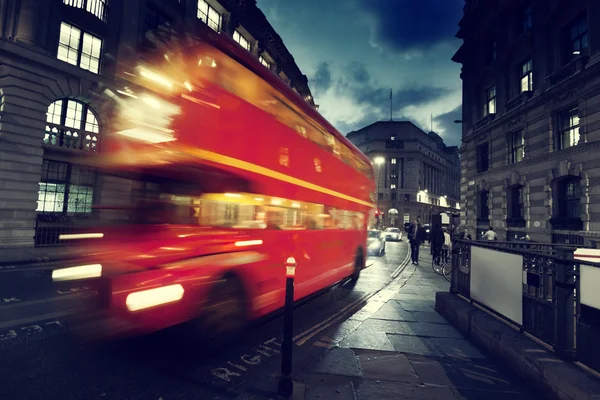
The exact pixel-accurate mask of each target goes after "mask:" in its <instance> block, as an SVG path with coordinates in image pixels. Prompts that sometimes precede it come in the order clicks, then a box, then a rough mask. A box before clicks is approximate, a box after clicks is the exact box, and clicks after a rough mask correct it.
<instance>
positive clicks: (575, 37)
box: [567, 15, 588, 61]
mask: <svg viewBox="0 0 600 400" xmlns="http://www.w3.org/2000/svg"><path fill="white" fill-rule="evenodd" d="M568 34H569V37H568V43H569V48H568V49H567V61H571V60H573V59H575V58H577V57H579V56H580V55H581V53H583V52H585V50H587V48H588V28H587V18H586V16H585V15H582V16H581V17H579V18H578V19H577V20H576V21H575V22H574V23H573V24H571V25H570V27H569V30H568Z"/></svg>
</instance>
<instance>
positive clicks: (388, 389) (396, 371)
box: [295, 247, 543, 400]
mask: <svg viewBox="0 0 600 400" xmlns="http://www.w3.org/2000/svg"><path fill="white" fill-rule="evenodd" d="M421 250H422V251H421V255H420V262H419V265H418V266H415V265H412V264H409V265H408V266H407V268H406V269H405V271H404V272H403V283H402V284H401V288H399V290H397V292H396V293H394V294H393V296H391V298H389V299H387V300H386V301H382V302H379V303H373V304H372V306H371V307H369V306H367V307H365V308H363V309H362V310H361V311H359V312H357V313H356V314H354V315H353V316H351V317H350V318H349V319H348V320H347V321H346V322H344V323H343V324H342V325H341V326H340V328H339V329H337V330H336V332H331V333H330V339H331V340H330V344H331V345H332V348H331V350H330V351H329V352H328V353H327V354H326V355H325V356H324V357H323V358H322V359H320V360H318V361H317V362H315V363H314V364H313V365H311V366H310V367H309V368H307V369H306V370H305V371H304V372H303V373H302V374H301V376H300V377H299V378H298V379H297V380H298V385H297V390H296V394H295V398H297V399H304V400H316V399H323V400H325V399H327V400H329V399H336V400H346V399H348V400H350V399H357V400H386V399H403V400H409V399H415V400H416V399H444V400H446V399H448V400H450V399H453V400H454V399H482V398H486V399H488V400H492V399H507V398H510V399H513V400H516V399H530V398H536V399H540V398H543V397H542V396H541V395H540V394H539V393H536V392H534V391H532V389H530V388H528V387H527V386H525V385H524V384H523V383H522V382H521V380H520V379H519V378H518V377H517V376H515V375H514V374H513V373H511V372H510V371H508V370H507V369H505V368H504V367H503V366H502V365H500V364H499V363H498V362H497V361H495V360H491V359H489V358H488V357H486V355H484V354H483V353H482V352H480V351H479V350H478V349H477V348H476V347H474V346H473V345H471V344H470V343H469V341H468V340H466V339H465V338H464V337H463V336H462V335H461V334H460V333H459V332H458V331H457V330H456V329H454V328H453V327H452V326H451V325H450V324H449V323H448V322H447V321H446V320H445V319H444V318H443V317H442V316H441V315H440V314H438V313H437V312H436V311H435V310H434V302H435V293H436V292H438V291H448V290H449V286H450V285H449V283H448V282H447V281H446V280H445V279H444V278H443V277H442V276H440V275H438V274H436V273H435V272H434V271H433V269H432V267H431V256H430V255H429V248H427V247H424V248H422V249H421ZM344 325H354V330H353V331H352V332H350V333H349V334H341V335H337V336H336V334H337V333H340V332H343V331H344V328H343V326H344Z"/></svg>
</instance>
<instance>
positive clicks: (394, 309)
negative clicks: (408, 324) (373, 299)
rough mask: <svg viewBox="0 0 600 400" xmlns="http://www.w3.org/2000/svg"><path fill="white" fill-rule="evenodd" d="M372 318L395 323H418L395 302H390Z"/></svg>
mask: <svg viewBox="0 0 600 400" xmlns="http://www.w3.org/2000/svg"><path fill="white" fill-rule="evenodd" d="M372 318H379V319H390V320H394V321H412V322H415V321H416V319H415V318H414V317H413V316H412V315H411V314H410V313H409V312H408V311H406V310H405V309H404V308H402V306H400V304H398V303H397V302H396V301H394V300H391V301H388V302H387V303H386V304H385V305H384V306H383V307H381V308H380V309H379V310H378V311H377V312H376V313H375V314H373V316H372Z"/></svg>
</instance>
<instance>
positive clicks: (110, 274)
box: [53, 33, 374, 335]
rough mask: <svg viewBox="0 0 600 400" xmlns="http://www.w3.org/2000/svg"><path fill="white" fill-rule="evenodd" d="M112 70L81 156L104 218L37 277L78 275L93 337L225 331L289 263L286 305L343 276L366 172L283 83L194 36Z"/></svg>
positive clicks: (368, 181)
mask: <svg viewBox="0 0 600 400" xmlns="http://www.w3.org/2000/svg"><path fill="white" fill-rule="evenodd" d="M119 68H121V70H122V72H123V73H122V77H123V80H122V81H120V82H119V84H118V85H115V86H114V87H111V88H110V89H108V90H107V92H106V93H107V95H108V96H109V97H110V98H111V99H112V100H113V101H114V102H115V105H116V106H115V110H116V111H115V115H114V126H113V128H112V133H111V134H110V135H107V136H106V137H104V138H103V142H102V143H101V144H102V147H101V148H100V151H99V152H98V155H97V157H93V158H92V160H91V161H90V160H87V161H86V162H90V163H92V164H93V165H95V166H97V167H98V168H100V169H102V170H103V171H104V173H105V176H104V179H103V188H106V190H108V188H111V190H112V192H111V193H113V194H112V203H111V202H110V201H109V200H110V199H111V196H106V197H107V198H109V200H106V199H104V200H103V203H104V204H102V205H101V206H100V207H99V210H98V212H99V213H101V214H102V219H103V220H105V221H110V224H108V225H105V226H102V227H98V228H97V229H95V230H90V231H89V232H87V233H85V234H81V235H72V237H71V238H76V239H83V238H87V239H86V240H87V243H86V244H85V247H82V248H84V249H85V255H83V256H82V257H81V258H80V259H78V260H77V262H75V263H73V264H72V265H69V266H67V267H66V268H61V269H59V270H55V271H54V272H53V277H54V279H55V280H56V281H61V280H74V279H85V280H89V282H88V285H90V286H93V287H94V288H95V289H96V290H97V291H98V292H99V295H100V296H99V303H98V304H95V309H94V313H93V319H94V320H95V321H97V322H99V323H100V327H101V328H104V330H106V331H107V332H106V333H109V334H124V333H126V334H142V333H148V332H152V331H155V330H159V329H162V328H166V327H169V326H173V325H176V324H179V323H182V322H185V321H189V320H198V321H200V322H201V323H202V326H204V327H208V328H209V330H210V331H211V332H212V333H214V334H215V335H220V334H223V333H226V332H232V331H235V330H236V329H238V328H239V327H241V326H242V325H243V324H244V323H245V322H247V321H250V320H254V319H257V318H259V317H262V316H265V315H267V314H270V313H272V312H274V311H276V310H278V309H280V308H281V307H283V305H284V290H285V264H284V263H285V261H286V260H287V259H288V258H289V257H293V259H294V260H295V261H296V263H297V268H296V290H295V297H296V300H299V299H302V298H305V297H307V296H309V295H311V294H313V293H315V292H318V291H319V290H321V289H324V288H326V287H329V286H331V285H333V284H335V283H336V282H340V281H341V280H344V279H347V278H349V277H350V278H352V279H358V276H359V274H360V271H361V269H362V268H363V267H364V265H365V257H366V254H367V251H366V248H365V246H366V242H367V238H366V233H367V223H368V219H369V218H368V217H369V213H370V212H371V211H372V210H373V207H374V205H373V204H372V203H373V202H372V193H373V191H374V182H373V169H372V165H371V163H370V161H369V159H368V158H367V157H366V156H364V155H363V154H362V153H361V152H360V151H359V150H358V149H356V148H355V147H354V146H353V145H352V144H351V143H350V142H349V141H348V140H347V139H346V138H345V137H344V136H343V135H341V134H340V133H339V132H338V131H337V130H336V129H335V128H334V127H333V126H331V125H330V124H329V123H328V122H327V121H326V120H325V119H324V118H322V117H321V115H320V114H319V113H318V112H317V111H315V110H314V109H313V108H312V107H311V106H310V105H309V104H307V103H306V101H305V100H304V99H303V98H301V97H300V96H299V95H298V94H297V93H296V92H295V91H294V90H292V89H290V88H289V87H288V86H287V85H286V84H285V83H284V82H282V81H281V79H279V77H278V76H276V75H275V74H274V73H273V72H272V71H270V70H269V69H268V68H266V67H264V66H263V65H262V64H261V63H259V62H258V60H255V59H254V57H253V56H252V55H251V54H250V53H248V52H246V51H245V50H242V49H240V48H239V47H238V46H237V44H236V43H235V42H233V41H232V40H230V39H228V38H226V37H220V36H219V35H216V34H214V35H213V34H210V33H208V34H207V35H206V37H205V38H204V39H203V41H202V42H201V43H199V44H196V45H194V46H191V47H190V46H187V47H182V46H180V47H177V46H170V50H169V51H168V52H165V54H161V57H160V60H158V59H152V60H151V61H150V62H148V61H146V62H143V61H140V62H139V63H138V64H137V65H135V66H120V67H119ZM119 190H120V191H122V193H123V194H122V196H121V195H114V193H119V192H118V191H119ZM65 239H68V238H65ZM82 246H83V245H82Z"/></svg>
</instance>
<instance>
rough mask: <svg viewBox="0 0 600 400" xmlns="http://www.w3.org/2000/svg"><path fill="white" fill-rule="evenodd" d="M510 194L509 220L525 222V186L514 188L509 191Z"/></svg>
mask: <svg viewBox="0 0 600 400" xmlns="http://www.w3.org/2000/svg"><path fill="white" fill-rule="evenodd" d="M508 193H509V198H508V202H509V204H508V218H509V219H511V220H523V218H524V217H525V214H524V203H525V202H524V199H523V186H521V185H518V186H513V187H511V188H510V189H509V190H508Z"/></svg>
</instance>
